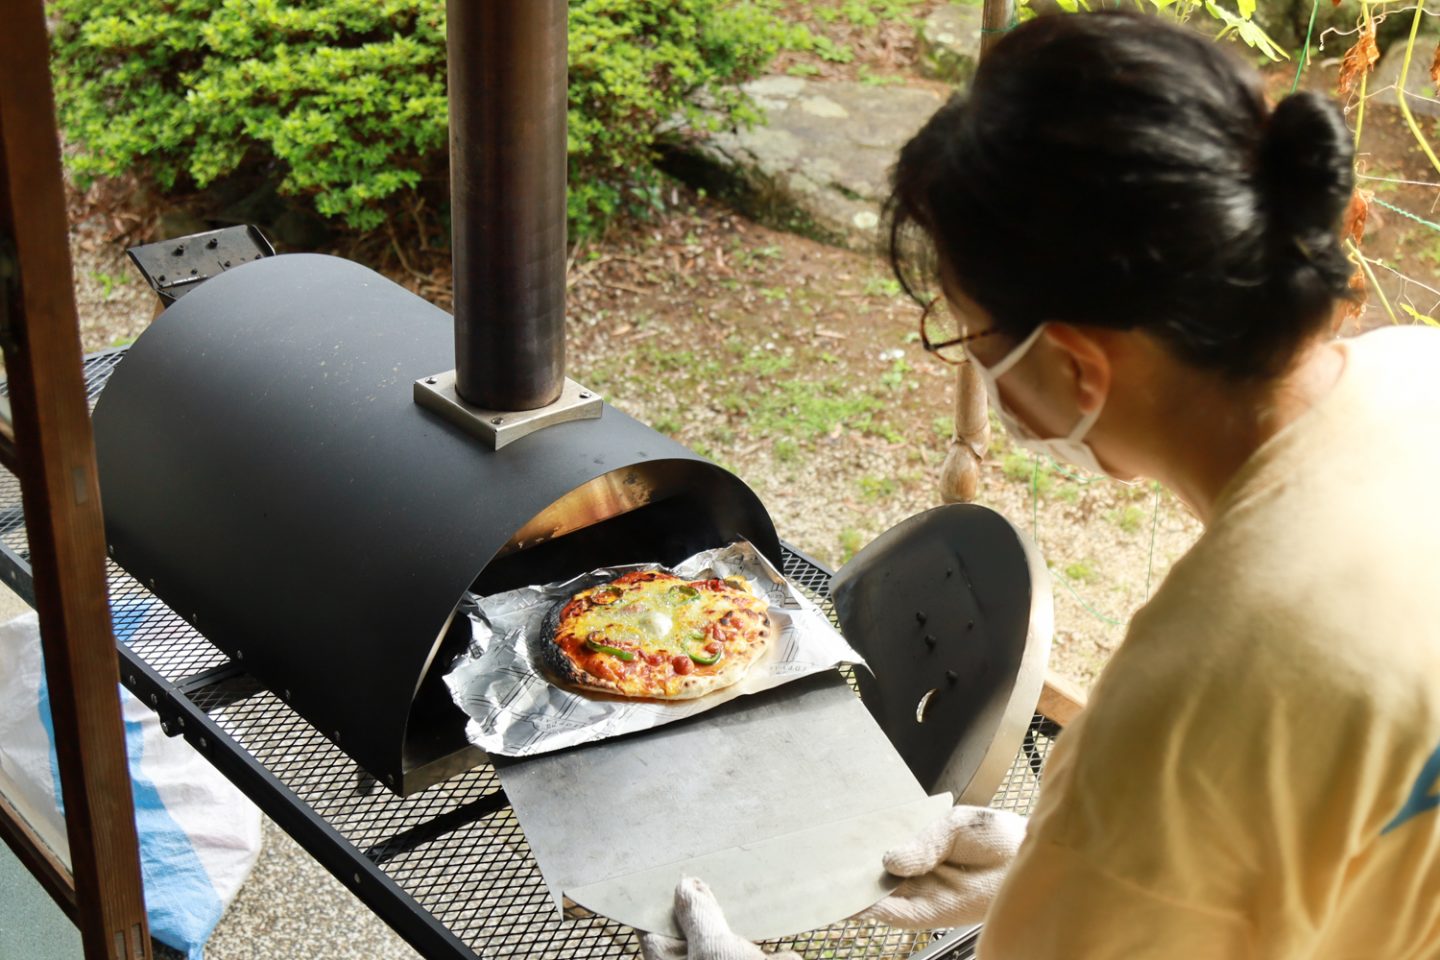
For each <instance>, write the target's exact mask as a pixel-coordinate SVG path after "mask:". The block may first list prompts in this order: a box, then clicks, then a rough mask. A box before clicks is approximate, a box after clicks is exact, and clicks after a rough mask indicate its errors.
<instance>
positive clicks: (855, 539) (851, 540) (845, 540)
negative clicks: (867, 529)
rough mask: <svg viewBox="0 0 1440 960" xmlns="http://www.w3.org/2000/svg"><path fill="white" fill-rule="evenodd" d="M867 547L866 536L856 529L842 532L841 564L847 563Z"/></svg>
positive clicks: (852, 528) (847, 528)
mask: <svg viewBox="0 0 1440 960" xmlns="http://www.w3.org/2000/svg"><path fill="white" fill-rule="evenodd" d="M863 546H865V535H864V534H862V533H861V532H860V531H859V530H856V529H855V528H854V527H846V528H845V529H844V530H841V531H840V562H841V563H846V562H848V561H849V560H850V558H851V557H853V556H855V554H857V553H859V552H860V548H861V547H863Z"/></svg>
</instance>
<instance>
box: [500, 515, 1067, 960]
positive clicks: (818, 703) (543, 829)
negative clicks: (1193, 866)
mask: <svg viewBox="0 0 1440 960" xmlns="http://www.w3.org/2000/svg"><path fill="white" fill-rule="evenodd" d="M831 592H832V597H833V599H834V600H835V604H836V610H837V613H838V614H839V618H840V622H841V627H842V631H843V632H844V634H845V637H846V639H847V640H848V641H849V642H850V643H851V645H852V646H854V647H855V648H856V649H857V650H859V651H860V653H861V654H862V655H864V656H865V658H866V660H867V661H868V662H869V663H870V665H871V667H872V669H873V671H874V672H873V675H870V674H867V673H866V672H865V671H864V670H863V669H857V670H856V681H857V685H858V686H859V688H860V691H861V694H862V696H863V697H864V698H865V700H864V702H863V703H862V701H861V700H860V699H857V698H856V696H855V693H854V692H853V691H852V690H851V689H850V687H849V685H848V684H847V683H846V682H845V680H844V679H843V678H842V677H841V676H840V674H839V673H838V672H831V673H825V674H818V675H815V676H811V677H807V678H805V679H803V680H798V681H795V682H793V683H789V684H786V685H784V686H781V687H777V688H774V689H772V690H768V691H765V692H763V693H760V694H756V695H753V696H746V697H740V698H738V699H736V700H733V701H731V702H729V703H727V704H725V705H723V706H721V707H718V708H716V709H714V710H711V711H708V712H706V713H703V714H700V715H698V716H695V717H692V718H690V719H688V720H684V721H680V722H677V723H673V724H670V725H667V726H663V727H659V728H656V729H653V730H649V731H646V732H644V733H639V734H633V735H630V736H626V737H621V738H617V739H612V740H605V741H600V742H598V743H592V744H587V745H585V746H581V747H576V748H574V749H571V750H567V751H562V752H558V753H552V754H545V755H541V756H537V757H530V758H525V759H519V760H513V759H511V760H507V759H502V758H495V760H494V763H495V766H496V769H497V771H498V773H499V775H500V780H501V782H502V784H503V785H504V787H505V791H506V793H507V794H508V796H509V798H510V801H511V803H512V805H513V808H514V810H515V813H516V815H517V816H518V817H519V820H520V825H521V827H522V828H523V829H524V832H525V836H526V838H527V840H528V841H529V843H530V847H531V849H532V851H533V852H534V854H535V858H536V861H537V862H538V863H539V866H540V871H541V874H542V875H543V877H544V879H545V883H546V885H547V887H548V888H549V890H550V892H551V895H552V897H554V898H555V901H556V906H557V908H559V907H561V905H562V898H563V897H567V896H568V897H569V898H570V899H572V900H573V901H575V902H576V903H577V904H579V905H580V906H582V907H585V908H587V909H589V910H593V911H594V912H596V913H599V914H603V915H605V916H607V917H610V918H612V919H614V920H617V921H619V922H621V923H624V924H627V925H629V926H632V927H635V928H637V929H639V930H646V931H653V932H658V933H664V934H668V935H670V936H677V935H678V934H679V931H678V930H677V929H676V927H675V923H674V917H673V913H672V904H673V891H674V888H675V884H676V882H677V881H678V880H679V879H680V878H681V877H682V876H698V877H700V878H702V879H703V880H705V881H706V883H708V884H709V885H710V887H711V888H712V889H713V890H714V891H715V893H716V896H717V898H718V899H719V901H720V904H721V906H722V907H723V908H724V910H725V914H726V917H727V919H728V920H729V921H730V923H731V926H732V927H733V929H734V930H735V931H736V932H737V933H739V934H741V935H742V936H745V937H748V938H750V939H755V940H764V939H772V938H776V937H783V936H788V935H791V934H796V933H801V932H805V931H808V930H813V929H816V928H818V927H823V926H826V925H829V924H831V923H834V922H836V921H839V920H842V919H844V918H845V917H848V916H851V915H853V914H854V913H856V912H858V911H859V910H861V909H864V908H865V907H866V906H869V905H870V904H872V903H874V902H876V901H877V900H879V899H881V898H882V897H883V896H884V895H885V894H886V893H887V892H888V891H889V890H891V889H893V887H894V886H895V885H896V883H897V881H896V880H895V879H894V878H892V877H889V876H888V875H886V874H885V872H884V870H883V868H882V867H881V857H882V855H883V853H884V852H885V851H886V850H888V849H890V848H892V847H894V846H897V845H898V844H900V843H903V842H904V841H906V840H908V839H910V838H911V837H912V836H914V835H915V834H916V833H917V832H918V831H919V830H920V829H922V828H923V827H924V826H925V825H926V824H928V823H930V822H932V821H934V820H936V819H938V818H939V817H940V816H942V815H943V813H944V812H945V810H946V809H948V808H949V806H950V805H951V803H952V793H951V792H952V791H953V793H954V794H956V795H960V796H961V797H962V800H963V801H964V802H967V803H976V804H985V803H988V802H989V800H990V798H991V797H992V796H993V794H994V792H995V789H996V787H997V786H998V785H999V783H1000V781H1001V778H1002V777H1003V776H1004V773H1005V771H1006V770H1007V769H1008V768H1009V765H1010V763H1011V761H1012V760H1013V759H1014V757H1015V756H1016V754H1017V753H1018V752H1019V750H1020V747H1021V743H1022V741H1023V738H1024V734H1025V730H1026V729H1027V726H1028V724H1029V720H1030V717H1031V715H1032V713H1033V710H1034V708H1035V704H1036V702H1037V701H1038V699H1039V695H1040V690H1041V686H1042V684H1043V681H1044V670H1045V664H1046V661H1047V660H1048V658H1049V650H1050V640H1051V633H1052V629H1053V610H1052V599H1051V595H1050V583H1049V577H1048V574H1047V572H1046V569H1045V566H1044V563H1043V561H1041V560H1040V558H1039V556H1038V554H1037V553H1036V551H1035V550H1034V549H1033V548H1032V547H1031V545H1030V544H1029V543H1028V542H1027V541H1026V540H1025V538H1024V537H1023V535H1021V534H1020V532H1019V531H1018V530H1016V529H1015V527H1014V526H1013V525H1011V524H1010V523H1009V522H1008V521H1006V520H1005V519H1004V518H1003V517H1001V516H1000V515H999V514H997V513H995V512H994V511H992V510H987V509H986V508H984V507H978V506H975V505H972V504H954V505H949V506H946V507H940V508H937V509H935V510H931V511H927V512H926V513H923V514H920V515H918V516H915V517H911V518H909V519H908V520H905V521H903V522H902V523H900V524H899V525H897V526H896V527H894V528H892V529H891V530H888V531H886V532H885V533H884V534H882V535H881V536H880V537H879V538H877V539H876V541H875V542H874V543H872V544H870V545H869V546H867V547H866V548H865V549H864V550H862V551H861V552H860V553H859V554H857V555H856V557H855V558H854V559H853V560H851V562H850V563H848V564H847V565H846V566H845V567H844V568H842V570H841V571H840V572H839V573H838V574H837V575H836V577H835V579H834V582H833V585H832V591H831ZM867 708H868V709H867ZM872 714H873V715H872ZM932 790H933V791H935V792H936V793H935V795H933V796H932V795H929V793H930V791H932Z"/></svg>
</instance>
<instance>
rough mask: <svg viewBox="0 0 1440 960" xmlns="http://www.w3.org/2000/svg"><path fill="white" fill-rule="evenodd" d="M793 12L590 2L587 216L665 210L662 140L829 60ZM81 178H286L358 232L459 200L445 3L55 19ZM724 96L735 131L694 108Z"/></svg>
mask: <svg viewBox="0 0 1440 960" xmlns="http://www.w3.org/2000/svg"><path fill="white" fill-rule="evenodd" d="M774 2H775V0H667V2H664V3H656V2H653V0H572V2H571V3H570V38H569V39H570V104H569V114H568V119H569V154H570V214H571V220H572V226H573V227H574V228H576V229H578V230H580V231H584V230H587V229H591V228H593V227H595V226H597V225H598V224H599V223H601V222H603V221H604V220H605V219H607V218H608V217H609V216H610V215H612V214H614V213H616V212H618V211H620V210H622V209H626V208H629V209H632V210H633V209H637V208H643V207H645V206H646V205H654V204H656V203H657V202H658V197H659V187H658V175H657V174H656V173H655V172H654V170H653V168H652V166H651V160H652V158H653V155H654V151H655V145H656V142H657V138H658V137H659V136H661V132H662V130H664V129H665V128H667V127H669V126H671V125H672V124H673V122H674V120H675V118H676V117H677V116H682V117H684V118H685V119H686V120H687V121H688V122H689V125H690V126H692V127H700V128H703V127H704V126H705V125H707V124H709V125H714V124H717V123H724V122H741V123H743V122H747V121H749V120H751V119H753V116H752V114H751V112H750V110H749V108H748V106H747V104H746V102H745V101H744V98H743V97H741V96H740V95H739V94H738V93H736V92H735V91H734V89H733V85H734V84H736V83H738V82H741V81H743V80H745V79H747V78H749V77H752V76H754V75H756V74H757V73H759V72H760V70H761V69H763V67H764V66H765V65H766V64H767V63H768V62H769V61H770V59H771V58H772V57H773V56H774V55H775V54H776V53H777V52H778V51H779V50H780V49H782V48H785V47H808V46H813V45H814V44H815V43H816V41H815V39H814V38H813V37H811V36H810V35H809V34H808V33H807V32H806V31H804V30H803V29H801V28H795V27H791V26H788V25H786V24H784V23H782V22H781V21H780V20H779V19H778V18H776V17H775V15H774V13H773V9H772V8H773V6H774ZM49 11H50V16H51V19H52V21H53V23H54V24H55V30H54V69H55V75H56V80H55V82H56V95H57V100H58V102H59V109H60V117H61V124H62V127H63V129H64V132H65V136H66V140H67V142H68V143H69V145H70V151H69V163H70V167H71V170H72V172H73V173H74V174H75V175H76V176H77V178H78V179H80V180H81V181H82V182H84V181H85V180H87V179H89V178H93V177H96V176H113V175H118V174H122V173H126V172H134V173H136V174H138V175H139V176H140V177H141V178H142V179H144V180H148V181H149V182H152V183H153V184H155V185H156V186H158V187H159V188H161V189H166V190H168V189H171V188H174V187H177V186H181V187H199V188H203V187H205V186H207V185H209V184H211V183H213V182H215V181H216V180H217V179H219V178H221V177H224V176H227V175H229V174H232V173H236V172H247V171H248V172H255V171H259V172H266V173H269V174H270V175H272V176H274V177H275V178H276V179H278V180H279V181H280V189H281V191H282V192H284V193H288V194H292V195H299V196H303V197H307V198H310V200H311V202H313V204H314V207H315V209H316V210H317V211H319V212H320V213H322V214H324V215H326V216H332V217H342V218H343V219H344V220H345V222H346V223H347V224H349V225H350V226H351V227H354V228H357V229H362V230H363V229H371V228H374V227H376V226H379V225H380V224H381V223H383V222H384V221H385V219H386V218H387V216H389V215H391V214H392V213H394V212H395V211H396V210H397V209H399V208H400V201H401V200H402V198H403V197H404V196H405V195H406V194H407V193H408V192H410V191H413V190H415V189H417V188H421V187H422V185H423V187H424V188H425V189H428V190H431V191H434V192H435V193H436V194H437V196H443V195H444V192H445V189H446V184H447V176H446V170H447V160H446V146H447V120H448V118H447V113H446V99H445V40H444V36H445V5H444V2H443V0H49ZM702 92H703V93H704V95H705V97H706V99H707V100H708V102H709V105H710V106H711V107H712V108H715V109H717V110H718V117H717V116H714V115H707V116H709V117H711V118H710V119H706V117H702V115H701V113H700V111H699V110H698V109H697V108H696V107H695V106H694V98H695V95H696V94H697V93H702Z"/></svg>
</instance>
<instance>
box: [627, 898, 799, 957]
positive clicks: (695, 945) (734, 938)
mask: <svg viewBox="0 0 1440 960" xmlns="http://www.w3.org/2000/svg"><path fill="white" fill-rule="evenodd" d="M675 923H676V924H677V925H678V926H679V927H680V931H681V932H682V933H684V934H685V939H684V940H675V939H673V938H671V937H662V936H660V935H659V934H658V933H647V934H644V935H642V936H641V937H640V953H641V954H642V955H644V957H645V960H804V958H803V957H801V956H800V954H798V953H794V952H792V951H789V950H786V951H785V952H784V953H766V952H765V951H764V950H761V949H760V948H759V947H757V946H756V945H755V944H753V943H751V942H750V941H749V940H746V939H745V938H744V937H742V936H740V935H739V934H737V933H735V932H734V931H732V930H731V929H730V924H729V923H727V922H726V920H725V914H724V913H723V912H722V911H721V910H720V904H719V902H718V901H717V900H716V899H715V894H713V893H711V892H710V888H709V887H708V886H706V884H705V881H704V880H700V879H698V878H696V877H681V878H680V882H679V883H678V884H676V885H675Z"/></svg>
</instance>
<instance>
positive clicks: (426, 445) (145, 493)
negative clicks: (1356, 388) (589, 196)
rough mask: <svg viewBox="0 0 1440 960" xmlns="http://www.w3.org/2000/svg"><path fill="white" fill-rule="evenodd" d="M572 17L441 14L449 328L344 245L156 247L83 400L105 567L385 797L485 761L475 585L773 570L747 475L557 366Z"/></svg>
mask: <svg viewBox="0 0 1440 960" xmlns="http://www.w3.org/2000/svg"><path fill="white" fill-rule="evenodd" d="M565 19H566V3H565V0H487V2H485V3H473V2H468V0H450V3H449V31H450V32H449V60H450V89H451V91H452V95H451V107H450V113H451V157H452V161H451V186H452V204H453V209H452V221H453V224H454V237H453V248H454V257H455V264H454V265H455V313H454V316H453V317H452V316H451V315H449V314H447V313H445V312H444V311H442V310H440V309H439V308H437V307H435V306H433V305H432V304H430V303H428V302H426V301H425V300H422V299H420V298H419V297H417V296H415V295H413V294H411V293H410V292H409V291H407V290H405V289H404V288H402V287H400V286H398V285H396V284H394V283H392V282H391V281H389V280H387V279H385V278H384V277H382V276H380V275H379V274H377V273H375V272H373V271H371V270H369V269H367V268H365V267H363V266H360V265H358V264H355V263H351V262H349V261H346V260H343V259H339V258H336V257H329V256H319V255H313V254H293V255H282V256H269V255H265V254H268V250H265V249H261V246H263V244H261V245H258V246H257V247H256V249H255V251H254V254H253V255H252V256H248V257H242V256H239V255H226V250H228V248H227V247H225V246H223V245H222V239H224V238H222V236H221V234H220V232H217V233H216V234H215V235H208V234H207V235H200V236H197V237H193V238H181V239H179V240H176V241H170V242H168V243H167V244H165V245H163V246H158V245H150V247H148V248H146V249H145V250H143V251H136V261H137V263H138V264H140V266H141V267H142V270H143V271H144V272H145V273H146V274H147V276H148V278H149V279H150V280H151V283H152V285H154V286H155V287H156V289H157V292H159V293H161V294H162V298H163V299H165V300H166V301H167V302H170V305H169V306H168V307H167V309H166V310H165V311H164V313H162V314H161V315H160V316H159V317H158V318H157V319H156V320H155V322H154V323H153V324H152V325H151V326H150V328H149V329H147V330H146V332H145V333H144V334H143V335H142V336H141V337H140V338H139V339H138V340H137V341H136V342H135V344H134V345H133V346H132V347H131V348H130V349H129V352H128V354H127V356H126V358H125V360H124V361H123V362H122V363H121V364H120V365H119V367H118V368H117V369H116V370H115V372H114V374H113V375H112V377H111V378H110V381H109V383H108V384H107V386H106V388H105V391H104V392H103V394H102V395H101V398H100V400H99V402H98V404H97V406H96V410H95V443H96V454H97V459H98V464H99V472H100V481H101V489H102V493H103V497H104V503H105V518H106V529H107V535H108V539H109V543H110V550H111V554H112V556H113V558H114V560H115V561H116V562H117V563H119V564H120V565H121V566H122V567H124V568H125V569H126V570H127V571H128V572H129V573H130V574H132V575H133V576H134V577H136V578H137V579H138V580H139V581H140V582H141V583H143V584H145V585H146V586H148V587H149V588H150V589H151V591H152V592H153V593H155V595H157V596H158V597H159V598H160V599H161V600H163V601H164V602H165V603H166V604H168V605H169V606H170V607H172V608H173V609H175V610H176V611H177V612H179V613H180V614H181V615H182V616H184V617H185V618H186V619H188V620H189V621H190V622H191V623H192V624H193V625H194V626H195V627H196V628H197V629H198V630H200V631H201V632H202V633H204V634H205V636H206V637H208V638H209V639H210V640H211V641H213V642H214V643H215V644H216V645H217V646H218V647H220V648H221V649H222V650H224V651H225V652H226V653H227V654H228V655H229V656H230V657H231V658H232V659H233V660H234V661H235V662H236V663H237V664H238V665H239V666H240V667H241V668H243V669H244V670H246V671H247V672H249V673H251V674H253V675H254V676H256V677H257V678H259V679H260V680H261V681H262V682H263V683H265V684H266V685H267V686H269V687H270V689H271V690H273V691H274V692H275V693H276V694H277V695H278V696H280V697H282V698H283V699H284V700H285V701H286V702H287V703H289V704H290V705H291V706H292V707H293V708H294V709H295V710H297V711H298V712H299V713H300V714H302V715H303V716H305V717H306V718H307V719H308V720H309V721H310V722H312V723H313V724H315V726H316V727H318V728H319V729H320V730H321V731H323V732H324V733H325V734H326V735H327V736H329V737H330V738H331V739H332V740H333V741H334V742H335V743H336V744H337V745H338V746H339V747H340V748H341V749H342V750H344V751H345V752H346V753H348V754H349V755H350V756H351V757H353V758H354V759H355V760H356V761H357V762H358V763H359V764H360V765H361V766H363V767H364V768H365V769H366V770H367V771H369V772H370V773H371V774H373V775H374V776H375V777H376V779H378V780H379V781H381V782H383V783H385V784H386V785H387V786H389V787H390V788H391V789H392V790H394V791H396V792H398V793H402V794H408V793H412V792H414V791H416V790H418V789H422V788H423V787H425V786H426V785H428V784H431V783H434V782H436V781H437V780H440V779H443V778H445V777H447V776H450V775H453V774H454V773H458V772H460V771H462V770H464V769H467V768H469V767H470V766H472V765H473V764H474V763H475V762H477V761H478V760H479V759H480V758H479V754H478V752H477V751H475V750H474V749H473V748H471V747H469V746H468V744H467V743H466V741H465V738H464V716H463V715H462V714H461V713H460V712H459V711H458V710H457V709H456V708H455V707H454V706H453V705H452V704H451V702H450V699H449V695H448V693H447V692H446V691H445V689H444V685H443V683H441V681H440V675H441V672H442V669H443V667H444V666H445V664H446V663H448V661H449V658H450V655H451V654H452V653H453V652H455V651H458V650H460V649H461V648H462V647H463V645H464V642H465V640H466V638H467V637H468V624H467V622H466V618H465V617H464V615H463V614H460V613H458V612H457V605H458V604H459V603H460V602H461V600H462V599H463V598H464V596H465V594H466V593H467V592H468V591H470V590H472V589H473V590H476V591H478V592H481V593H486V592H492V591H496V590H502V589H508V588H511V587H515V586H520V585H523V584H526V583H536V582H544V581H549V580H554V579H560V578H564V577H568V576H571V575H574V574H578V573H581V572H584V571H586V570H589V569H592V568H594V567H597V566H601V565H604V564H611V563H627V562H642V561H658V562H661V563H673V562H676V561H678V560H680V559H682V558H684V557H685V556H687V555H689V554H692V553H695V552H697V551H699V550H701V549H704V548H706V547H710V546H716V545H719V544H723V543H726V542H729V541H730V540H733V539H735V538H737V537H744V538H747V539H749V540H750V541H752V542H753V543H755V544H756V546H757V547H758V548H759V549H760V550H761V552H763V553H764V554H766V555H767V556H768V557H769V558H770V559H771V560H772V562H775V563H777V564H778V563H779V562H780V548H779V542H778V540H777V538H776V534H775V529H774V525H773V523H772V522H771V520H770V517H769V515H768V514H767V512H766V510H765V508H764V507H763V506H762V505H761V503H760V501H759V499H758V498H757V497H756V496H755V494H754V493H753V492H752V491H751V490H750V489H749V488H748V487H747V486H746V485H745V484H744V483H743V482H741V481H740V480H739V479H737V478H736V477H735V476H733V475H732V474H730V473H728V472H727V471H725V470H723V469H721V468H720V467H718V466H716V465H715V464H713V463H711V462H709V461H707V460H706V459H704V458H703V457H700V456H698V455H696V454H695V453H693V452H692V451H690V450H688V449H686V448H685V447H683V446H681V445H679V444H677V443H675V442H674V441H672V440H670V439H669V438H667V437H665V436H663V435H661V434H659V433H657V432H656V431H654V430H651V429H650V428H649V427H647V426H645V425H643V424H641V423H639V422H638V421H636V420H634V419H633V418H631V417H629V416H627V415H626V414H624V413H622V412H621V411H619V410H617V409H615V408H614V407H612V406H610V405H609V404H607V403H604V402H603V400H602V398H600V397H598V396H596V395H595V394H594V393H593V392H592V391H590V390H587V389H586V388H585V387H584V386H583V385H582V384H580V383H577V382H575V381H572V380H569V379H567V378H566V377H565V369H564V339H563V333H564V296H565V254H566V240H565V164H566V158H565V112H566V89H565V53H566V44H565ZM227 236H228V235H227ZM225 242H226V243H228V242H230V241H229V240H225ZM166 257H173V258H175V260H174V262H175V263H176V264H181V265H183V268H182V269H175V268H174V267H172V268H170V269H168V270H167V269H166V268H165V267H164V263H165V262H166V261H165V259H164V258H166ZM182 294H183V296H182Z"/></svg>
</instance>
